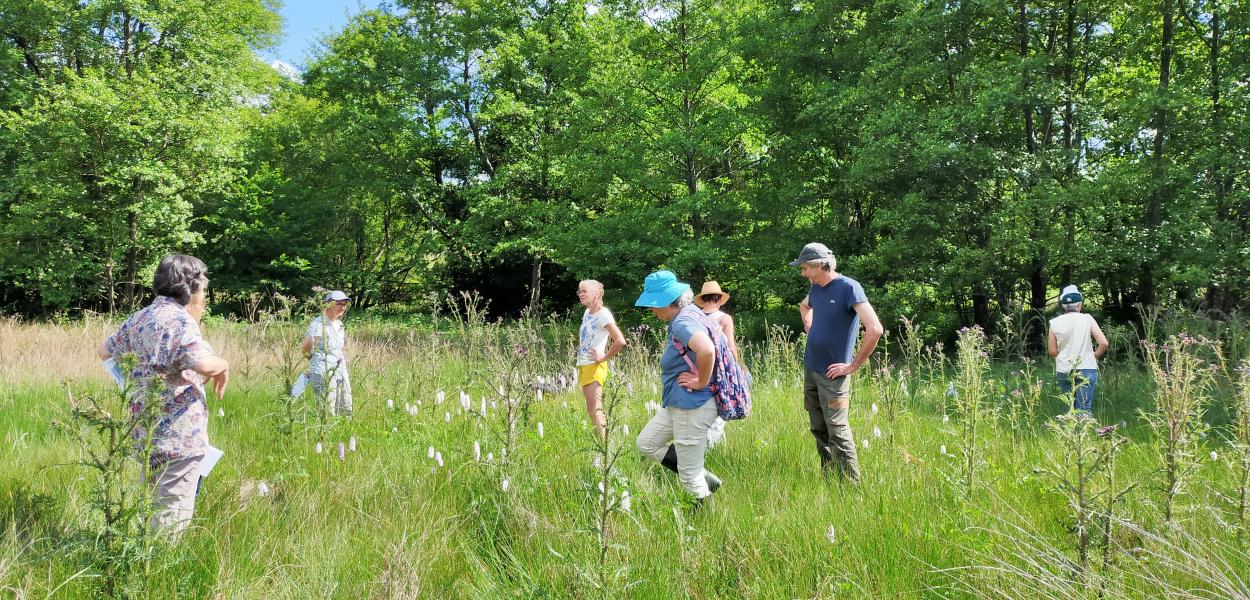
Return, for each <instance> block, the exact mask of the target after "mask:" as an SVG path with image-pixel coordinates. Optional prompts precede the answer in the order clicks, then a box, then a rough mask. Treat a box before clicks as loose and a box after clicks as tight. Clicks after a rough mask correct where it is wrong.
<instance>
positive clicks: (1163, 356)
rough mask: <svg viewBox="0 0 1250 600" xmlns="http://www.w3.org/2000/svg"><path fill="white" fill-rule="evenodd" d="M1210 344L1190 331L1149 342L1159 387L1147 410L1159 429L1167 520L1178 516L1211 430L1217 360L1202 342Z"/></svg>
mask: <svg viewBox="0 0 1250 600" xmlns="http://www.w3.org/2000/svg"><path fill="white" fill-rule="evenodd" d="M1209 344H1210V342H1209V341H1207V340H1205V339H1203V338H1192V337H1189V336H1187V335H1185V334H1181V335H1176V336H1171V337H1169V338H1168V339H1167V340H1166V341H1165V342H1164V343H1163V345H1161V346H1156V345H1155V344H1153V343H1151V342H1143V346H1144V350H1145V356H1146V363H1147V366H1148V367H1149V371H1150V375H1151V378H1152V379H1153V380H1154V385H1155V392H1154V406H1153V407H1152V408H1151V409H1149V410H1142V411H1141V416H1142V418H1143V419H1144V420H1145V421H1146V423H1147V424H1148V425H1149V426H1150V429H1151V430H1152V431H1153V432H1154V439H1155V453H1156V455H1157V456H1158V459H1159V462H1160V464H1161V465H1162V466H1161V473H1160V477H1161V481H1160V484H1159V491H1160V492H1161V493H1162V495H1163V518H1164V522H1166V523H1172V522H1173V519H1174V518H1175V515H1176V501H1177V498H1178V497H1179V496H1180V494H1181V493H1182V492H1183V491H1184V489H1185V486H1186V484H1187V483H1189V478H1190V476H1192V475H1193V473H1194V472H1195V471H1196V470H1197V469H1198V466H1199V465H1200V464H1201V463H1202V453H1201V448H1200V445H1201V438H1202V436H1203V435H1204V434H1205V432H1206V430H1207V425H1206V423H1204V422H1203V419H1202V417H1203V414H1204V413H1205V411H1206V407H1207V405H1208V404H1209V403H1210V390H1211V386H1212V384H1213V383H1214V375H1215V366H1214V365H1210V364H1207V363H1206V362H1205V361H1204V360H1203V359H1202V348H1203V346H1208V345H1209Z"/></svg>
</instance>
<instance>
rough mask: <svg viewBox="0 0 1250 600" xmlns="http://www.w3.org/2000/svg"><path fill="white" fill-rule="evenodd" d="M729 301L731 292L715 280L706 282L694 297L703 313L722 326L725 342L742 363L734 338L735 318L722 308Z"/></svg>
mask: <svg viewBox="0 0 1250 600" xmlns="http://www.w3.org/2000/svg"><path fill="white" fill-rule="evenodd" d="M728 302H729V294H727V293H725V292H724V291H723V290H721V289H720V284H719V283H717V282H715V281H708V282H706V283H704V284H703V289H702V290H700V291H699V293H698V294H697V295H695V297H694V303H695V304H696V305H698V307H699V308H701V309H703V314H705V315H707V318H708V319H711V321H712V322H713V323H716V324H717V325H719V326H720V330H721V333H722V334H724V335H725V342H726V343H728V344H729V350H730V351H732V352H733V353H734V358H736V359H738V362H739V363H741V362H742V354H741V353H740V352H738V342H737V340H735V339H734V318H733V317H731V316H729V315H728V314H727V313H725V312H724V311H722V310H721V307H723V306H725V304H726V303H728Z"/></svg>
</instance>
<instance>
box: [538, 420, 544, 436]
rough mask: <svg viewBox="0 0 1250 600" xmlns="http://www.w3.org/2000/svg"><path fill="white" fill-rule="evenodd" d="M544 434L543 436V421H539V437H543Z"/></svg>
mask: <svg viewBox="0 0 1250 600" xmlns="http://www.w3.org/2000/svg"><path fill="white" fill-rule="evenodd" d="M542 436H543V422H542V421H539V422H538V437H542Z"/></svg>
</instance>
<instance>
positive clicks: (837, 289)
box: [803, 275, 868, 373]
mask: <svg viewBox="0 0 1250 600" xmlns="http://www.w3.org/2000/svg"><path fill="white" fill-rule="evenodd" d="M867 301H868V296H867V295H865V294H864V287H863V286H861V285H860V284H859V282H858V281H855V280H854V279H851V278H850V277H847V276H845V275H839V276H838V277H835V278H834V279H833V281H830V282H829V283H828V284H827V285H825V286H824V287H821V286H819V285H816V284H814V283H813V284H812V287H811V289H809V290H808V292H807V303H808V304H810V305H811V307H812V328H811V330H810V331H808V332H807V351H806V352H804V353H803V366H804V367H807V368H808V369H810V370H812V371H816V372H818V373H824V372H825V371H826V370H827V369H828V368H829V365H831V364H834V363H849V362H851V361H852V360H853V359H854V358H855V340H856V339H858V338H859V313H856V312H855V305H856V304H859V303H860V302H867Z"/></svg>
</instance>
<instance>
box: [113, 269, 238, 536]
mask: <svg viewBox="0 0 1250 600" xmlns="http://www.w3.org/2000/svg"><path fill="white" fill-rule="evenodd" d="M152 287H153V291H154V292H155V293H156V299H155V300H153V301H152V303H151V304H149V305H148V306H147V307H145V308H143V309H140V310H139V311H138V312H136V313H135V314H133V315H131V316H130V318H129V319H127V320H126V322H125V323H123V324H122V326H121V329H119V330H118V331H117V333H115V334H113V335H112V336H110V337H109V338H108V339H107V340H105V341H104V344H103V345H101V346H100V349H99V351H98V354H99V357H100V359H101V360H108V359H110V358H114V357H117V358H120V357H123V356H127V355H131V356H133V357H134V368H133V370H132V371H131V373H130V377H131V379H132V380H133V381H134V382H135V385H136V391H135V393H133V394H131V396H130V414H131V416H132V417H137V416H138V415H140V414H142V413H143V410H144V406H145V404H146V403H147V402H149V401H151V402H158V403H160V409H159V411H157V414H156V420H155V422H156V431H154V432H153V433H152V448H151V454H150V455H149V465H148V466H149V468H150V475H151V476H150V477H147V479H149V481H150V484H151V486H152V491H153V497H154V499H155V504H156V513H155V514H154V515H153V517H152V526H153V528H155V529H158V530H163V531H164V532H165V533H167V534H168V535H169V536H170V537H171V538H172V539H177V537H179V535H180V534H181V533H182V531H183V529H185V528H186V526H187V523H188V522H189V521H190V520H191V516H192V514H193V513H194V511H195V491H196V487H197V484H198V483H199V474H200V469H199V466H200V459H201V458H203V456H204V453H205V451H206V450H207V448H208V406H207V405H206V403H205V402H206V398H205V396H204V385H203V384H204V381H205V379H207V380H209V381H211V383H212V386H213V392H214V393H216V395H217V398H218V399H221V397H222V396H223V395H224V394H225V393H226V383H227V381H228V373H229V368H230V365H229V363H227V362H226V361H225V360H224V359H222V358H220V357H218V356H215V355H214V354H213V349H212V348H211V347H210V346H209V345H208V342H206V341H205V340H204V338H203V337H202V336H201V335H200V323H199V321H200V317H202V316H203V315H204V294H205V290H206V288H207V287H208V267H207V266H205V265H204V262H203V261H201V260H200V259H198V258H196V257H194V256H187V255H183V254H173V255H170V256H167V257H165V259H164V260H162V261H161V264H160V266H158V267H157V268H156V276H155V277H154V278H153V280H152ZM145 437H147V432H146V431H142V430H136V432H135V439H136V440H142V439H144V438H145Z"/></svg>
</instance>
